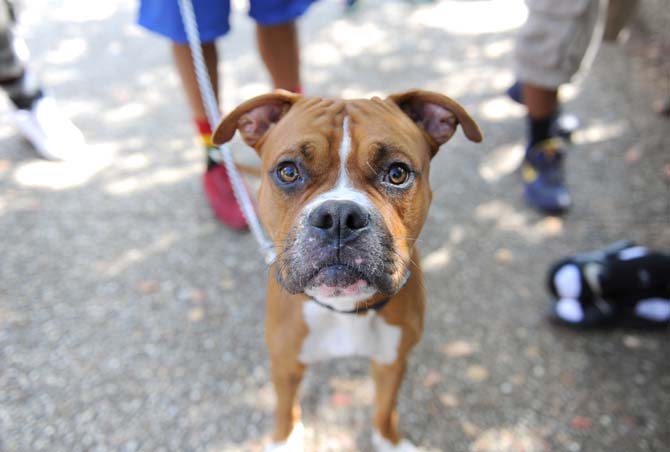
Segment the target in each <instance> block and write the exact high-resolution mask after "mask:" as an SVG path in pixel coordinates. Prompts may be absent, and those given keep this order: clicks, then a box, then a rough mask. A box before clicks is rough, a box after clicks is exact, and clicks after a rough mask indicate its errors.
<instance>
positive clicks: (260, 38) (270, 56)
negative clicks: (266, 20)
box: [256, 21, 301, 92]
mask: <svg viewBox="0 0 670 452" xmlns="http://www.w3.org/2000/svg"><path fill="white" fill-rule="evenodd" d="M256 38H257V42H258V51H259V53H260V55H261V58H262V60H263V62H264V63H265V67H267V69H268V71H269V72H270V77H272V84H273V85H274V87H275V88H281V89H286V90H289V91H293V92H300V91H301V83H300V51H299V48H298V32H297V29H296V24H295V22H293V21H291V22H287V23H283V24H279V25H262V24H260V23H259V24H258V25H257V26H256Z"/></svg>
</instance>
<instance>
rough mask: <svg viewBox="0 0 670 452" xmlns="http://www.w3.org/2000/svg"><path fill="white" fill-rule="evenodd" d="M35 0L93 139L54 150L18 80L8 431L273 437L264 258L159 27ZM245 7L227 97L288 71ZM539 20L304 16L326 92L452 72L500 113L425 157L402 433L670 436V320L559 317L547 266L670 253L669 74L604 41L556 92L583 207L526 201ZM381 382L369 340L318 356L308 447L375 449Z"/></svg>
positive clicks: (8, 141)
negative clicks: (527, 46) (524, 28)
mask: <svg viewBox="0 0 670 452" xmlns="http://www.w3.org/2000/svg"><path fill="white" fill-rule="evenodd" d="M25 3H26V4H25V8H24V10H23V13H22V14H21V23H22V32H23V35H24V36H25V37H26V39H27V41H28V43H29V46H30V48H31V50H32V53H33V57H32V60H31V61H32V65H33V67H34V68H35V69H36V71H37V72H38V73H39V74H40V77H41V78H42V80H43V81H44V82H45V85H47V86H48V87H49V89H50V91H51V93H52V94H53V95H54V96H55V97H56V98H57V100H58V101H59V104H60V106H61V107H62V109H63V112H64V114H67V115H68V116H69V117H71V118H72V119H73V121H74V122H75V123H76V124H77V125H78V126H79V127H80V128H81V129H82V131H83V132H84V134H85V135H86V137H87V140H88V142H89V144H90V158H86V159H82V160H81V161H75V162H68V163H53V162H46V161H43V160H40V159H39V158H38V156H37V155H36V153H35V152H34V151H33V150H32V149H31V148H30V145H29V144H27V143H26V142H25V141H24V140H23V139H22V138H21V137H20V135H19V134H18V132H17V130H16V129H15V128H14V127H13V126H12V124H11V122H10V121H9V113H10V111H11V110H10V106H9V103H8V102H6V101H5V99H0V116H1V117H2V118H3V119H2V120H1V121H0V231H1V236H2V240H0V450H2V451H7V452H25V451H40V450H46V451H49V452H56V451H67V452H74V451H128V452H130V451H212V452H214V451H217V452H218V451H226V452H228V451H230V452H232V451H243V452H247V451H259V450H261V449H262V446H263V445H265V444H267V443H268V442H269V435H270V432H271V428H272V415H271V412H272V405H273V395H272V388H271V386H270V384H269V375H268V359H267V353H266V351H265V348H264V344H263V316H264V306H263V305H264V286H265V277H266V268H265V266H264V264H263V262H262V259H261V257H260V255H259V254H258V252H257V250H256V245H255V242H254V240H253V238H252V236H251V235H250V234H241V233H236V232H232V231H230V230H227V229H226V228H225V227H223V226H221V225H220V224H219V223H217V221H216V220H215V219H214V218H213V216H212V214H211V212H210V210H209V207H208V205H207V203H206V201H205V198H204V196H203V193H202V189H201V180H200V178H201V174H202V171H203V162H202V151H201V149H200V148H199V146H198V145H197V143H196V141H195V140H194V138H193V128H192V124H191V120H190V118H189V113H188V108H187V105H186V101H185V98H184V96H183V95H182V93H181V90H180V88H179V83H178V79H177V76H176V73H175V71H174V69H173V67H172V63H171V60H170V53H169V49H168V46H167V44H166V43H165V41H163V40H162V39H160V38H158V37H156V36H153V35H151V34H149V33H147V32H145V31H143V30H141V29H139V28H138V27H137V26H136V25H134V20H135V15H136V7H137V5H136V2H134V1H130V0H107V1H105V2H90V1H84V0H63V1H50V0H34V1H31V2H25ZM234 9H235V11H234V14H233V17H232V26H233V31H232V32H231V34H230V35H229V36H228V37H226V38H225V39H224V40H223V41H222V42H221V47H220V54H221V57H222V64H221V68H220V73H221V76H222V87H223V88H222V92H223V96H222V97H223V105H224V108H225V109H226V110H230V109H232V108H233V107H234V106H235V105H236V104H237V103H239V102H241V101H243V100H245V99H247V98H249V97H251V96H253V95H256V94H261V93H263V92H266V91H267V90H269V88H270V85H269V81H268V77H267V75H266V73H265V72H264V70H263V69H262V65H261V63H260V61H259V58H258V56H257V52H256V50H255V44H254V41H253V39H254V38H253V36H254V35H253V23H252V22H251V20H250V19H249V18H248V17H247V16H246V14H245V12H244V9H245V7H244V5H243V4H242V5H241V4H239V2H238V3H236V4H235V8H234ZM523 20H524V7H523V2H522V1H521V0H487V1H457V0H452V1H447V0H444V1H440V2H435V3H418V4H412V3H408V2H405V1H400V0H391V1H382V0H360V4H359V5H358V7H357V9H356V10H355V11H353V12H350V13H345V10H344V2H343V1H339V0H338V1H335V0H321V2H318V3H316V4H315V5H314V6H313V7H312V8H311V9H310V11H309V12H308V14H307V15H306V16H305V17H304V20H303V21H302V23H301V26H300V31H301V42H302V48H303V53H302V57H303V70H302V73H303V78H304V88H305V90H306V92H307V93H308V94H313V95H326V96H338V97H360V96H365V97H368V96H372V95H386V94H389V93H392V92H395V91H402V90H405V89H408V88H412V87H415V88H422V89H431V90H436V91H440V92H443V93H445V94H447V95H449V96H451V97H453V98H455V99H457V100H458V101H460V102H461V103H462V104H463V105H464V106H465V107H466V108H467V109H468V110H469V111H470V113H471V114H472V115H473V116H474V117H475V119H476V120H477V121H478V122H479V124H480V126H481V128H482V130H483V132H484V135H485V139H484V141H483V143H481V144H479V145H476V144H473V143H470V142H468V141H467V140H466V139H465V138H464V137H463V136H462V135H460V134H459V135H458V136H457V137H456V138H454V139H453V140H452V141H451V142H450V143H449V144H447V145H446V146H444V147H443V149H442V150H441V151H440V153H439V154H438V155H437V156H436V158H435V159H434V161H433V167H432V170H431V171H432V172H431V178H432V185H433V189H434V198H433V206H432V209H431V212H430V215H429V219H428V221H427V224H426V226H425V228H424V230H423V233H422V236H421V241H420V242H419V248H420V250H421V253H422V261H423V266H424V269H425V273H426V275H425V285H426V287H427V293H428V307H427V312H428V316H427V322H426V328H425V332H424V337H423V340H422V342H421V343H420V345H418V346H417V347H416V349H415V350H414V352H413V354H412V357H411V363H410V367H409V371H408V374H407V376H406V379H405V382H404V385H403V387H402V391H401V394H400V401H399V410H400V415H401V425H402V429H403V430H404V431H405V432H406V433H407V434H408V436H409V437H410V438H411V439H412V440H413V441H414V442H415V443H417V444H418V445H420V446H421V447H423V448H424V450H426V451H451V452H459V451H471V452H493V451H502V452H536V451H537V452H539V451H571V452H577V451H584V452H632V451H649V452H652V451H655V452H660V451H662V450H668V447H669V445H670V422H669V419H670V362H669V361H670V353H669V349H670V336H669V334H668V331H667V330H665V331H657V332H646V331H634V330H609V331H596V332H588V333H585V332H575V331H571V330H568V329H564V328H557V327H555V326H552V325H551V324H550V323H549V322H548V321H547V318H546V313H547V308H548V306H549V294H548V293H547V291H546V288H545V278H546V272H547V269H548V267H549V265H550V264H551V263H552V262H554V261H555V260H557V259H559V258H561V257H563V256H566V255H569V254H571V253H574V252H576V251H583V250H589V249H594V248H598V247H600V246H603V245H606V244H608V243H611V242H613V241H616V240H619V239H624V238H626V239H631V240H635V241H638V242H639V243H641V244H644V245H647V246H649V247H652V248H663V247H665V249H666V250H667V249H670V134H669V133H668V119H667V118H662V117H660V116H658V115H656V114H655V113H654V111H653V110H652V108H651V104H652V102H653V101H654V100H656V99H658V97H659V96H660V95H661V94H662V93H663V92H665V93H667V92H668V89H670V87H669V86H668V84H667V83H668V82H667V80H668V78H667V73H665V76H664V75H663V74H664V73H663V72H661V73H660V75H659V71H658V64H657V62H658V58H657V56H658V55H656V54H652V55H650V54H649V53H648V52H647V53H645V49H648V48H649V47H648V46H646V44H645V43H646V42H647V41H645V39H646V38H639V39H641V40H640V41H635V42H637V44H636V43H635V42H634V43H633V44H631V43H630V42H629V43H628V44H619V45H616V44H607V45H604V46H603V47H602V48H601V50H600V52H599V54H598V57H597V58H596V60H595V63H594V65H593V68H592V70H591V71H590V73H589V74H588V75H587V76H586V77H585V78H584V80H583V81H582V82H580V83H578V84H575V85H571V86H568V87H567V88H566V89H565V90H564V92H563V93H562V94H563V96H564V102H565V103H564V107H565V109H566V110H567V111H570V112H573V113H575V114H577V115H578V116H579V118H580V119H581V122H582V125H581V128H580V129H579V131H578V132H577V133H576V134H575V137H574V145H573V146H572V148H571V150H570V153H569V156H568V160H567V167H568V181H569V185H570V187H571V190H572V194H573V198H574V202H575V206H574V209H572V211H571V212H570V213H569V214H568V215H566V216H564V217H546V216H542V215H540V214H538V213H536V212H534V211H532V210H530V209H529V208H527V207H526V205H525V204H524V203H523V201H522V199H521V187H520V183H519V176H518V173H517V171H516V169H517V166H518V164H519V162H520V159H521V156H522V153H523V146H524V134H525V132H524V111H523V109H522V108H521V107H519V106H518V105H516V104H514V103H513V102H512V101H510V100H509V99H507V98H506V97H505V95H504V90H505V88H506V87H507V86H509V85H510V84H511V83H512V82H513V81H514V74H513V71H512V66H513V64H512V51H513V45H514V35H515V31H516V29H517V28H518V26H519V25H520V24H521V23H522V22H523ZM663 33H664V34H660V35H659V36H657V37H656V38H654V39H656V41H654V42H656V43H658V42H661V43H667V42H668V41H667V39H668V34H667V28H666V29H665V31H664V32H663ZM659 39H660V41H659ZM660 48H661V51H663V52H667V49H668V48H670V47H667V46H666V47H663V46H660ZM661 55H666V56H665V57H662V58H661V60H663V58H667V53H662V54H661ZM663 61H667V60H663ZM233 149H234V151H235V153H236V155H237V158H238V159H239V160H240V161H243V162H245V163H250V164H255V163H257V160H256V157H255V155H254V154H253V152H251V151H249V150H248V149H246V148H245V147H244V146H243V144H242V143H241V142H240V141H239V140H236V141H235V142H234V143H233ZM251 183H253V181H251ZM371 398H372V383H371V381H370V379H369V377H368V363H367V362H365V360H362V359H361V360H359V359H350V360H340V361H334V362H329V363H324V364H320V365H316V366H314V367H313V368H311V369H310V370H309V372H308V375H307V378H306V380H305V382H304V384H303V387H302V389H301V401H302V408H303V418H304V422H305V428H306V431H305V433H306V450H308V451H319V452H321V451H358V450H360V451H368V450H370V447H371V446H370V440H369V438H370V435H371V427H370V422H371V419H370V418H371V415H370V404H371Z"/></svg>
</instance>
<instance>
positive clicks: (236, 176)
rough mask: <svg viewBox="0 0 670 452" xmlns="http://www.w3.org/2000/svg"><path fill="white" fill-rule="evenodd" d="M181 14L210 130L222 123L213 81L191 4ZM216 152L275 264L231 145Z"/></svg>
mask: <svg viewBox="0 0 670 452" xmlns="http://www.w3.org/2000/svg"><path fill="white" fill-rule="evenodd" d="M179 10H180V12H181V18H182V22H183V24H184V30H185V31H186V37H187V39H188V45H189V47H190V48H191V56H192V58H193V67H194V68H195V75H196V78H197V80H198V87H199V88H200V96H201V97H202V101H203V103H204V105H205V112H206V114H207V121H208V122H209V124H210V126H211V127H215V126H216V125H217V124H218V123H219V119H220V112H219V105H218V102H217V101H216V96H215V95H214V89H213V87H212V81H211V80H210V78H209V73H208V72H207V66H206V65H205V58H204V57H203V55H202V47H201V43H200V33H199V32H198V23H197V21H196V18H195V12H194V11H193V3H192V0H179ZM217 151H218V152H216V153H215V154H213V155H212V158H213V159H214V160H215V161H216V162H217V163H221V162H223V164H224V165H225V167H226V171H227V172H228V177H230V182H231V183H232V186H233V193H234V195H235V199H236V200H237V202H238V204H239V206H240V208H241V209H242V214H243V215H244V218H245V219H246V220H247V224H248V225H249V228H250V229H251V232H252V233H253V234H254V238H255V239H256V241H257V242H258V246H259V248H260V252H261V254H263V256H264V258H265V263H266V264H268V265H270V264H272V263H273V262H274V261H275V258H276V255H275V251H274V248H273V246H272V243H271V242H270V241H269V240H267V239H266V238H265V234H264V232H263V227H262V226H261V224H260V222H259V220H258V216H257V215H256V211H255V210H254V205H253V203H252V202H251V198H250V196H249V192H248V191H247V189H246V187H245V186H244V183H243V182H242V178H241V177H240V173H239V172H238V171H237V167H236V166H235V162H234V160H233V156H232V154H231V152H230V148H228V145H227V144H225V143H224V144H223V145H221V146H219V147H218V148H217Z"/></svg>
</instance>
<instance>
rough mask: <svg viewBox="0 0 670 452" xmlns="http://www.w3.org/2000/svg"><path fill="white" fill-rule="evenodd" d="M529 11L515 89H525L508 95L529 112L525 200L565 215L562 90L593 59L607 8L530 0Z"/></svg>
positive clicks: (585, 0)
mask: <svg viewBox="0 0 670 452" xmlns="http://www.w3.org/2000/svg"><path fill="white" fill-rule="evenodd" d="M528 7H529V15H528V19H527V21H526V23H525V24H524V25H523V27H522V28H521V29H520V30H519V33H518V35H517V43H516V49H515V50H516V52H515V60H516V72H517V79H518V80H519V83H517V84H515V88H516V87H521V89H520V90H519V89H516V90H510V91H508V94H510V96H511V97H512V98H514V99H515V100H516V99H518V97H519V96H518V95H519V94H520V95H521V96H520V97H521V100H522V101H523V103H524V104H525V105H526V107H527V109H528V115H527V124H528V142H527V147H526V155H525V157H524V162H523V165H522V172H521V174H522V178H523V183H524V195H525V198H526V201H527V202H528V203H529V204H530V205H531V206H532V207H535V208H537V209H539V210H542V211H545V212H549V213H561V212H564V211H565V210H567V209H568V208H569V207H570V205H571V204H572V201H571V199H570V195H569V193H568V190H567V186H566V184H565V178H564V169H563V166H564V163H563V162H564V151H563V149H562V148H563V146H564V144H563V143H562V142H561V140H560V139H558V137H559V136H560V135H561V133H560V127H559V126H558V125H557V119H558V116H559V110H560V104H559V101H558V88H559V87H560V86H561V85H562V84H564V83H567V82H569V81H570V79H571V78H572V77H573V75H574V74H575V73H576V72H577V71H578V70H579V69H580V66H584V65H586V66H588V62H589V60H590V59H592V56H593V54H594V51H595V49H597V47H594V42H595V38H598V39H599V35H598V33H597V31H598V27H597V26H596V25H597V24H598V23H599V22H598V18H599V17H604V14H603V10H602V7H603V2H602V1H601V0H570V1H565V2H555V3H549V2H546V1H542V0H529V1H528ZM600 31H601V29H600ZM594 37H595V38H594ZM589 49H591V51H589ZM584 62H585V63H584ZM519 91H520V93H519Z"/></svg>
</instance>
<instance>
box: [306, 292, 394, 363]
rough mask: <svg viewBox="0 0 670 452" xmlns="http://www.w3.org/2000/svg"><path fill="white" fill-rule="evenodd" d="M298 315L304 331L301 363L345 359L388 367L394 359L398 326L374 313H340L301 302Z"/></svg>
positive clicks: (311, 303) (308, 302)
mask: <svg viewBox="0 0 670 452" xmlns="http://www.w3.org/2000/svg"><path fill="white" fill-rule="evenodd" d="M302 314H303V318H304V319H305V323H306V324H307V329H308V333H307V337H306V338H305V340H304V342H303V343H302V349H301V350H300V356H299V359H300V362H302V363H303V364H312V363H315V362H318V361H323V360H326V359H330V358H343V357H347V356H364V357H368V358H371V359H373V360H375V361H376V362H378V363H379V364H391V363H392V362H394V361H395V360H396V357H397V356H398V345H400V337H401V335H402V331H401V329H400V327H398V326H394V325H389V324H388V323H386V322H385V321H384V319H382V318H381V317H380V316H379V315H377V313H376V312H375V311H372V310H370V311H367V312H366V313H365V314H360V315H356V314H342V313H337V312H334V311H331V310H330V309H328V308H325V307H323V306H321V305H319V304H318V303H316V302H314V301H312V300H310V301H307V302H305V303H303V307H302Z"/></svg>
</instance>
